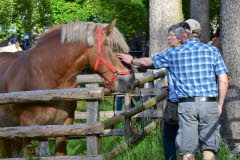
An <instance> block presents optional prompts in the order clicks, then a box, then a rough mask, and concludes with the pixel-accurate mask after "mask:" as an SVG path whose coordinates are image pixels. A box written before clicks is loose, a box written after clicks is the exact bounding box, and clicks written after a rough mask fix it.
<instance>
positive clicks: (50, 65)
mask: <svg viewBox="0 0 240 160" xmlns="http://www.w3.org/2000/svg"><path fill="white" fill-rule="evenodd" d="M71 50H72V49H65V47H62V48H60V47H59V51H57V50H54V51H52V50H51V49H50V50H48V51H46V50H43V48H41V47H40V48H34V49H32V51H31V52H33V53H32V54H34V55H33V56H30V57H29V58H31V60H30V61H31V63H32V64H31V66H34V69H33V70H34V71H36V75H39V74H45V75H49V76H51V81H54V82H55V83H57V84H56V85H57V87H55V88H70V87H75V85H76V83H75V81H76V76H77V74H79V72H80V71H81V70H82V69H83V68H84V67H85V66H86V65H87V63H88V59H87V56H85V55H84V53H78V52H80V51H77V50H76V51H74V52H75V54H74V53H70V51H71ZM77 54H79V55H77ZM45 75H43V76H45ZM38 77H39V76H38ZM49 80H50V78H49Z"/></svg>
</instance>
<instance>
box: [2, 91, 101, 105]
mask: <svg viewBox="0 0 240 160" xmlns="http://www.w3.org/2000/svg"><path fill="white" fill-rule="evenodd" d="M103 98H104V90H103V88H102V87H96V88H70V89H54V90H36V91H22V92H11V93H1V94H0V104H7V103H26V102H39V101H41V102H49V101H59V100H61V101H72V100H102V99H103Z"/></svg>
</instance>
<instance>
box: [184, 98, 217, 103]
mask: <svg viewBox="0 0 240 160" xmlns="http://www.w3.org/2000/svg"><path fill="white" fill-rule="evenodd" d="M216 101H217V98H216V97H188V98H180V99H179V103H181V102H216Z"/></svg>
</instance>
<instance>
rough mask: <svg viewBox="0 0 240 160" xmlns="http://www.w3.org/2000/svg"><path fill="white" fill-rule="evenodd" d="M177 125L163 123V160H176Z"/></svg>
mask: <svg viewBox="0 0 240 160" xmlns="http://www.w3.org/2000/svg"><path fill="white" fill-rule="evenodd" d="M177 131H178V125H177V124H176V125H174V124H173V125H171V124H167V123H166V122H164V126H163V147H164V156H165V160H177V155H176V143H175V139H176V136H177Z"/></svg>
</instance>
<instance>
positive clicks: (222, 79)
mask: <svg viewBox="0 0 240 160" xmlns="http://www.w3.org/2000/svg"><path fill="white" fill-rule="evenodd" d="M218 83H219V84H218V90H219V99H218V111H219V115H221V113H222V106H223V103H224V99H225V96H226V94H227V89H228V77H227V74H226V73H224V74H220V75H218Z"/></svg>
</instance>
